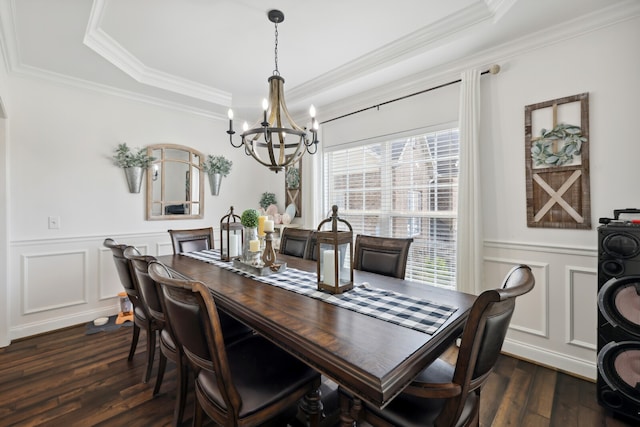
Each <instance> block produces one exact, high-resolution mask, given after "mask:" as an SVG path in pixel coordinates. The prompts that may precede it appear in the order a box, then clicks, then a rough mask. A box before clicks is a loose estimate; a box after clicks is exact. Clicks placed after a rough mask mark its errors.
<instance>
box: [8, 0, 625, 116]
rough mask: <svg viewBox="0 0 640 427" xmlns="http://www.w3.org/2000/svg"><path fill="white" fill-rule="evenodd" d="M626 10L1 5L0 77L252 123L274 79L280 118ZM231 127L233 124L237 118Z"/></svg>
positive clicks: (288, 3)
mask: <svg viewBox="0 0 640 427" xmlns="http://www.w3.org/2000/svg"><path fill="white" fill-rule="evenodd" d="M634 1H636V0H446V1H445V0H396V1H382V0H379V1H372V0H348V1H347V0H316V1H311V0H270V1H268V2H267V1H264V0H94V1H93V2H91V1H88V0H0V2H1V3H0V24H1V25H2V28H1V30H2V32H1V34H2V42H1V43H2V44H1V45H0V46H1V47H2V48H3V49H4V51H5V57H7V59H8V63H9V64H8V65H9V68H10V69H11V70H13V71H15V72H23V73H28V74H38V75H44V76H47V77H50V78H56V79H62V80H65V81H69V80H71V81H74V82H75V83H79V84H83V85H91V86H93V87H101V88H104V89H106V90H117V91H121V92H122V93H124V94H134V95H135V96H142V97H146V98H148V99H150V100H159V101H160V100H161V101H162V102H165V103H172V104H174V105H180V106H183V107H187V108H190V109H193V110H195V111H200V112H202V113H204V114H210V115H212V116H220V117H225V116H226V110H227V108H228V107H229V106H232V107H233V108H234V109H238V110H239V111H241V112H250V111H253V113H252V114H253V115H255V114H257V113H256V112H258V111H259V105H260V100H261V99H262V98H263V97H266V95H267V90H268V87H267V78H268V77H269V76H270V75H271V74H272V72H273V70H274V24H273V23H271V22H269V20H268V19H267V11H268V10H270V9H280V10H281V11H283V12H284V14H285V20H284V22H283V23H281V24H279V26H278V32H279V46H278V68H279V71H280V73H281V75H282V76H283V77H284V78H285V81H286V83H285V92H286V98H287V103H288V104H289V107H290V109H292V110H294V111H296V109H298V110H299V109H301V108H302V107H303V106H304V107H305V109H306V105H308V104H309V103H314V104H315V105H316V106H317V107H318V109H319V116H321V114H322V113H321V111H322V106H323V105H326V106H328V105H331V104H335V103H336V102H339V100H340V99H343V98H345V97H347V96H351V95H356V94H358V93H362V92H365V91H367V90H370V89H371V88H374V87H378V86H380V85H385V84H388V83H389V82H392V81H399V80H402V79H403V78H410V77H411V76H416V75H420V74H421V75H424V74H428V73H429V72H435V70H441V69H442V68H443V67H445V66H446V64H452V63H460V62H463V61H464V60H465V59H468V58H473V57H474V56H477V55H478V54H479V53H481V52H483V51H488V50H490V49H495V48H496V46H500V45H504V44H505V43H509V42H512V41H514V40H517V39H522V38H525V37H531V35H532V34H543V33H544V31H545V29H547V28H552V29H553V30H554V31H555V32H558V31H559V29H561V28H562V27H563V26H564V25H568V24H570V23H572V22H575V21H576V20H579V19H585V17H594V16H598V15H599V14H605V13H606V12H608V11H610V10H611V9H612V8H615V7H619V6H620V5H625V4H629V3H633V2H634ZM236 117H239V116H238V114H237V113H236Z"/></svg>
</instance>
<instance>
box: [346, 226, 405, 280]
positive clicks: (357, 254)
mask: <svg viewBox="0 0 640 427" xmlns="http://www.w3.org/2000/svg"><path fill="white" fill-rule="evenodd" d="M411 243H413V238H394V237H379V236H367V235H363V234H358V235H357V236H356V242H355V245H354V249H353V252H354V254H353V268H355V269H356V270H361V271H368V272H371V273H377V274H382V275H384V276H390V277H396V278H398V279H404V276H405V272H406V270H407V258H408V257H409V247H410V246H411Z"/></svg>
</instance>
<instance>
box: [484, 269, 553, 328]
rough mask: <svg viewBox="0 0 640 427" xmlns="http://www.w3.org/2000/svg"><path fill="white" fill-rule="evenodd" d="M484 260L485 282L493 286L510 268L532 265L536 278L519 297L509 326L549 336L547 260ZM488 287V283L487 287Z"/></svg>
mask: <svg viewBox="0 0 640 427" xmlns="http://www.w3.org/2000/svg"><path fill="white" fill-rule="evenodd" d="M484 262H485V263H484V268H485V277H486V278H487V279H486V283H487V284H488V283H491V284H492V287H494V288H496V287H498V286H500V285H501V283H502V280H503V279H504V277H505V276H506V275H507V273H508V272H509V270H510V269H511V268H513V267H515V266H517V265H520V264H526V265H528V266H529V267H531V271H532V272H533V275H534V277H535V279H536V285H535V287H534V288H533V290H532V291H531V292H529V293H528V294H526V295H523V296H521V297H519V298H518V300H517V302H516V310H515V312H514V313H513V317H512V318H511V324H510V325H509V328H510V329H513V330H517V331H521V332H524V333H527V334H531V335H537V336H541V337H545V338H548V336H549V311H548V310H549V305H548V304H547V300H548V294H549V292H548V287H549V264H546V263H538V262H534V261H531V260H530V261H526V260H522V259H509V258H485V259H484ZM490 287H491V286H489V287H487V289H489V288H490Z"/></svg>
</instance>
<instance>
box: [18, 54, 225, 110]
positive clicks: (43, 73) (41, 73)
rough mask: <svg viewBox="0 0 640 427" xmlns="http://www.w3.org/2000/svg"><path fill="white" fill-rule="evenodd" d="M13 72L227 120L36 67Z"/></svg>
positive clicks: (152, 97)
mask: <svg viewBox="0 0 640 427" xmlns="http://www.w3.org/2000/svg"><path fill="white" fill-rule="evenodd" d="M13 72H14V73H15V74H17V75H21V76H25V77H30V78H37V79H40V80H45V81H49V82H52V83H56V84H63V85H67V86H73V87H77V88H81V89H85V90H90V91H94V92H99V93H103V94H106V95H110V96H116V97H119V98H125V99H128V100H131V101H136V102H144V103H146V104H150V105H155V106H158V107H162V108H167V109H171V110H175V111H180V112H183V113H188V114H195V115H198V116H203V117H207V118H210V119H216V120H223V121H226V120H228V119H227V116H226V113H225V114H221V113H215V112H212V111H209V110H205V109H202V108H197V107H193V106H190V105H188V104H185V103H181V102H174V101H169V100H166V99H163V98H158V97H154V96H149V95H144V94H141V93H139V92H133V91H128V90H124V89H119V88H116V87H113V86H109V85H104V84H100V83H96V82H93V81H88V80H83V79H79V78H77V77H70V76H68V75H66V74H60V73H54V72H52V71H49V70H43V69H41V68H37V67H32V66H25V65H21V66H19V67H14V69H13Z"/></svg>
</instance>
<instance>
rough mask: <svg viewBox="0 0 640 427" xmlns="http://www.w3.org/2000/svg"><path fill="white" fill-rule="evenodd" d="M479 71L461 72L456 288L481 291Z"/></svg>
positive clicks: (473, 292) (475, 291) (481, 234)
mask: <svg viewBox="0 0 640 427" xmlns="http://www.w3.org/2000/svg"><path fill="white" fill-rule="evenodd" d="M479 127H480V72H479V71H478V70H467V71H464V72H463V73H462V82H461V85H460V115H459V128H460V172H459V180H460V181H459V187H458V236H457V266H456V267H457V268H456V287H457V289H458V290H460V291H462V292H468V293H472V294H478V293H480V291H481V290H482V245H483V233H482V206H481V201H482V195H481V194H480V189H481V185H480V160H479V156H480V141H479V135H480V129H479Z"/></svg>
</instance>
